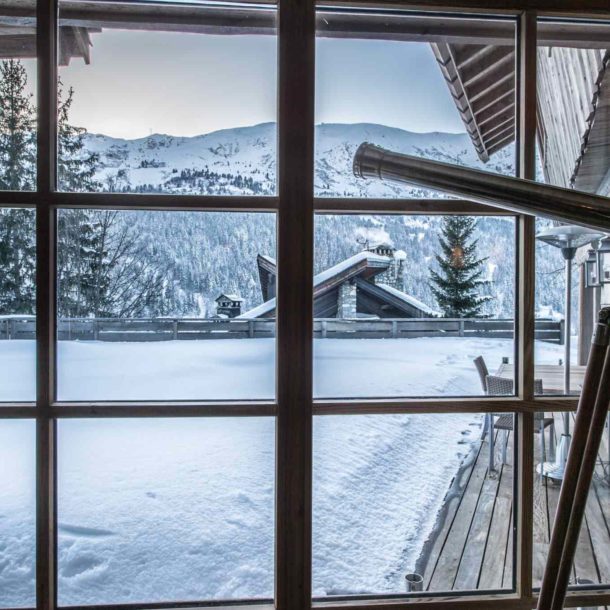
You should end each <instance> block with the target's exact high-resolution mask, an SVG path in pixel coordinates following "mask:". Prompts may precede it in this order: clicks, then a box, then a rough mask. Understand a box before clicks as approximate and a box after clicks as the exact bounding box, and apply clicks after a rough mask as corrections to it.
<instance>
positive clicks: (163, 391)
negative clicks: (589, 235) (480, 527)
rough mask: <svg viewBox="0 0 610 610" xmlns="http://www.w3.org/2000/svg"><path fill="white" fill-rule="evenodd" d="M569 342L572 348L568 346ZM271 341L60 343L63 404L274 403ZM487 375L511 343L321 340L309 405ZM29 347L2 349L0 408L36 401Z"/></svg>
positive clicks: (426, 391)
mask: <svg viewBox="0 0 610 610" xmlns="http://www.w3.org/2000/svg"><path fill="white" fill-rule="evenodd" d="M575 343H576V342H574V344H575ZM274 352H275V341H274V340H273V339H245V340H242V341H239V340H224V341H223V340H218V341H165V342H150V343H106V342H96V341H60V342H59V347H58V398H59V399H60V400H66V401H70V400H202V399H204V400H223V399H230V400H239V399H246V400H248V399H250V400H253V399H265V398H267V399H271V398H273V396H274V391H275V390H274V386H275V371H274V368H275V353H274ZM478 355H483V356H484V357H485V360H486V361H487V364H488V366H489V369H490V371H491V372H493V371H495V370H496V369H497V368H498V366H500V363H501V361H502V357H508V358H510V359H511V361H512V360H513V343H512V341H510V340H508V339H463V338H462V339H460V338H420V339H360V340H358V339H355V340H349V339H319V340H315V341H314V394H315V396H316V397H320V398H321V397H335V398H336V397H356V398H371V397H392V396H468V395H477V394H480V393H481V386H480V382H479V379H478V376H477V374H476V371H475V369H474V366H473V364H472V360H473V358H475V357H476V356H478ZM34 357H35V346H34V342H33V341H2V342H0V400H11V401H22V400H34V399H35V391H34V383H35V361H34ZM562 357H563V347H561V346H559V345H553V344H550V343H542V342H537V345H536V362H537V363H539V364H543V363H544V364H557V362H558V360H559V358H562Z"/></svg>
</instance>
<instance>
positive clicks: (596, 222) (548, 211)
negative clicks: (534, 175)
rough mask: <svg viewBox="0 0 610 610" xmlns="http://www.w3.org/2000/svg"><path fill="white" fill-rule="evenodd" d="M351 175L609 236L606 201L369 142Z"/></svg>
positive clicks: (609, 214)
mask: <svg viewBox="0 0 610 610" xmlns="http://www.w3.org/2000/svg"><path fill="white" fill-rule="evenodd" d="M354 174H355V175H356V176H357V177H359V178H373V179H378V180H387V181H391V182H400V183H403V184H412V185H415V186H419V187H424V188H429V189H433V190H437V191H442V192H444V193H448V194H451V195H456V196H458V197H461V198H463V199H469V200H471V201H476V202H478V203H483V204H485V205H490V206H493V207H497V208H501V209H503V210H508V211H510V212H516V213H518V214H529V215H531V216H543V217H545V218H551V219H553V220H559V221H561V222H566V223H570V224H576V225H581V226H584V227H591V228H593V229H597V230H599V231H603V232H605V233H608V232H610V199H608V198H606V197H600V196H599V195H589V194H587V193H581V192H579V191H575V190H571V189H564V188H559V187H556V186H549V185H546V184H540V183H538V182H532V181H530V180H522V179H520V178H513V177H511V176H502V175H500V174H492V173H489V172H484V171H481V170H477V169H470V168H466V167H462V166H459V165H452V164H450V163H441V162H440V161H431V160H429V159H422V158H420V157H413V156H411V155H403V154H400V153H395V152H392V151H389V150H386V149H384V148H381V147H380V146H376V145H375V144H369V143H368V142H364V143H363V144H361V145H360V146H359V147H358V150H357V151H356V154H355V155H354Z"/></svg>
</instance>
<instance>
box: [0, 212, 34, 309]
mask: <svg viewBox="0 0 610 610" xmlns="http://www.w3.org/2000/svg"><path fill="white" fill-rule="evenodd" d="M35 279H36V232H35V216H34V211H33V210H25V209H20V208H12V209H7V208H2V209H0V314H22V315H23V314H33V313H34V311H35V308H36V290H35Z"/></svg>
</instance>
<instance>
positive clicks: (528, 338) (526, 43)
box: [515, 11, 537, 598]
mask: <svg viewBox="0 0 610 610" xmlns="http://www.w3.org/2000/svg"><path fill="white" fill-rule="evenodd" d="M518 25H519V29H518V47H517V57H518V58H517V99H518V103H519V105H518V110H517V112H518V120H517V175H518V177H519V178H523V179H526V180H532V179H533V178H534V176H535V172H536V47H537V14H536V13H535V12H533V11H528V12H525V13H523V14H521V16H520V17H519V24H518ZM518 227H519V228H518V233H517V252H518V259H517V318H518V325H517V363H518V369H517V384H516V385H517V389H518V395H519V397H520V398H521V399H523V400H525V401H529V400H532V399H533V398H534V394H535V392H534V338H535V301H536V297H535V286H536V270H535V260H536V257H535V252H536V241H535V220H534V218H533V217H532V216H525V215H522V216H520V217H519V225H518ZM516 453H517V473H518V476H517V485H518V496H517V497H518V498H519V502H518V504H517V509H516V514H515V519H516V522H517V548H516V564H515V577H516V584H517V591H518V593H519V594H520V596H521V597H522V598H529V597H531V596H532V558H533V544H534V522H533V510H534V508H533V507H534V499H533V497H534V415H533V414H526V413H520V414H519V415H518V416H517V449H516Z"/></svg>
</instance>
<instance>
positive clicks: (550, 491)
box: [533, 412, 610, 587]
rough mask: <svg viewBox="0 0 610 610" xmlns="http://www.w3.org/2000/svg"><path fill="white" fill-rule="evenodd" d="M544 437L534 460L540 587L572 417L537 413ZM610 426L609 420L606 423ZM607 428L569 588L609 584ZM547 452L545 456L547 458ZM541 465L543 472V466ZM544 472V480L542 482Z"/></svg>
mask: <svg viewBox="0 0 610 610" xmlns="http://www.w3.org/2000/svg"><path fill="white" fill-rule="evenodd" d="M538 420H539V421H542V422H544V425H545V436H544V441H545V443H544V445H543V444H542V440H543V438H542V437H541V435H540V433H537V434H536V435H535V437H536V438H535V439H534V455H535V464H536V471H535V477H534V563H533V583H534V586H535V587H540V584H541V581H542V575H543V574H544V568H545V564H546V559H547V555H548V550H549V541H550V536H551V533H552V528H553V523H554V517H555V511H556V510H557V504H558V501H559V491H560V486H561V481H562V478H563V477H562V473H563V470H564V468H565V463H566V457H567V452H568V450H569V446H570V442H571V436H570V433H571V432H572V431H573V429H574V414H573V413H559V412H556V413H544V414H543V413H539V414H538ZM608 423H609V424H610V419H609V420H608ZM609 447H610V444H609V438H608V428H607V429H606V431H605V432H604V435H603V438H602V443H601V447H600V451H599V456H598V462H597V466H596V469H595V474H594V476H593V482H592V484H591V488H590V490H589V495H588V498H587V505H586V509H585V516H584V520H583V524H582V527H581V531H580V537H579V539H578V546H577V548H576V555H575V557H574V565H573V570H572V573H571V575H570V586H572V587H575V586H579V585H580V586H586V585H599V584H603V585H609V584H610V554H609V553H608V546H609V545H610V530H609V529H608V524H609V523H610V452H609ZM543 451H544V455H543ZM541 464H542V466H541ZM541 468H542V471H543V475H544V476H541Z"/></svg>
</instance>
